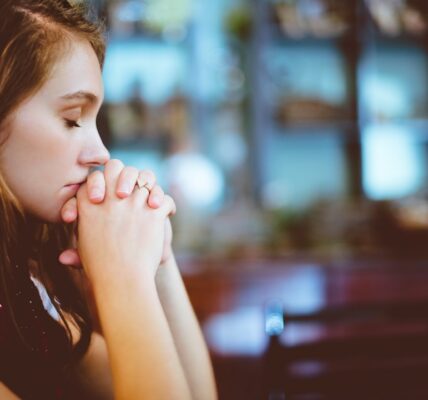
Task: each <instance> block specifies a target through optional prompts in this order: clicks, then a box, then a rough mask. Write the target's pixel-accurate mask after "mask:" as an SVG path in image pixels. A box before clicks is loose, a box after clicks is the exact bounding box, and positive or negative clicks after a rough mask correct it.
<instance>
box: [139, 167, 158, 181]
mask: <svg viewBox="0 0 428 400" xmlns="http://www.w3.org/2000/svg"><path fill="white" fill-rule="evenodd" d="M141 173H142V174H144V176H145V177H146V178H147V179H148V180H150V181H155V180H156V175H155V173H154V172H153V171H152V170H151V169H144V170H142V171H141Z"/></svg>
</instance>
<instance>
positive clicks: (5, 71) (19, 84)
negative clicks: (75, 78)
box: [0, 0, 105, 359]
mask: <svg viewBox="0 0 428 400" xmlns="http://www.w3.org/2000/svg"><path fill="white" fill-rule="evenodd" d="M0 15H1V18H0V146H2V145H4V143H5V142H6V141H7V138H8V135H9V129H8V124H9V120H10V117H11V116H12V114H13V112H14V111H15V110H16V109H17V107H18V106H19V105H20V104H21V103H22V102H23V101H24V100H25V99H27V98H28V97H29V96H31V95H32V94H34V93H35V92H36V91H37V90H38V89H39V88H40V87H41V86H42V85H43V84H44V83H45V82H46V80H47V79H48V78H49V74H50V73H51V71H52V68H53V66H54V64H55V62H56V61H57V60H58V59H59V57H61V55H63V54H64V52H65V51H66V50H67V47H68V46H67V45H68V44H69V43H70V41H72V40H76V39H80V40H86V41H88V42H89V43H90V44H91V46H92V48H93V49H94V51H95V53H96V55H97V57H98V60H99V63H100V65H101V66H102V65H103V62H104V52H105V43H104V38H103V29H102V25H101V24H100V23H97V22H91V21H89V20H88V18H87V15H88V14H87V10H86V9H85V8H84V7H83V6H82V5H70V4H69V2H68V1H66V0H1V1H0ZM0 150H1V147H0ZM0 225H1V227H0V294H3V297H4V300H5V301H6V303H7V307H6V308H7V309H8V310H9V314H10V317H11V320H12V321H13V323H14V326H15V329H16V333H17V334H18V335H19V337H21V339H22V344H23V345H24V346H28V347H31V345H30V344H29V342H30V340H29V337H28V333H27V334H26V333H25V332H24V331H23V330H22V328H21V326H20V324H19V308H18V307H17V306H16V303H15V302H14V296H15V291H16V290H19V289H20V288H19V282H21V281H20V280H19V279H18V278H17V272H16V270H17V269H19V270H20V274H21V276H22V274H23V275H24V276H26V278H28V280H29V279H30V276H29V275H30V271H29V268H28V265H29V262H30V261H34V262H36V264H37V266H38V269H39V271H40V279H41V280H42V283H44V285H45V287H46V289H47V291H48V294H49V297H50V298H51V301H52V304H53V305H54V306H55V308H56V309H57V312H58V313H59V315H60V317H61V319H62V321H63V322H64V324H65V326H66V330H67V335H68V341H69V350H70V356H71V357H70V358H71V359H72V358H73V355H76V353H82V352H83V351H84V350H85V349H86V348H87V346H88V343H89V338H90V333H91V332H92V325H91V319H90V313H89V311H88V306H87V302H86V301H85V296H84V293H83V291H82V290H81V289H80V288H79V286H78V285H77V284H76V282H75V280H74V279H73V278H72V275H71V271H70V270H68V269H67V267H64V266H62V265H61V264H60V263H59V262H58V255H59V254H60V252H61V251H62V250H64V249H66V248H68V247H69V246H70V245H71V243H72V233H73V229H74V226H73V225H66V224H60V223H58V224H53V223H46V222H44V221H40V220H36V219H34V218H32V217H29V216H28V215H26V214H25V212H24V210H23V209H22V207H21V205H20V204H19V201H18V199H17V198H16V197H15V196H14V194H13V193H12V191H11V190H10V188H9V187H8V185H7V184H6V182H5V180H4V179H3V177H2V173H1V171H0ZM64 312H66V313H67V314H69V315H70V316H71V317H72V318H73V320H74V322H75V323H76V324H77V326H78V328H79V330H80V334H81V335H80V341H79V343H78V344H77V346H75V347H73V342H72V335H71V330H70V327H69V325H68V323H67V321H66V319H65V318H64ZM28 332H32V331H31V330H29V331H28ZM76 349H77V350H76Z"/></svg>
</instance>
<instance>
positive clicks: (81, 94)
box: [61, 90, 98, 104]
mask: <svg viewBox="0 0 428 400" xmlns="http://www.w3.org/2000/svg"><path fill="white" fill-rule="evenodd" d="M61 99H62V100H86V101H88V102H89V103H92V104H96V103H97V102H98V97H97V96H96V95H95V94H93V93H90V92H85V91H83V90H79V91H78V92H75V93H69V94H66V95H64V96H61Z"/></svg>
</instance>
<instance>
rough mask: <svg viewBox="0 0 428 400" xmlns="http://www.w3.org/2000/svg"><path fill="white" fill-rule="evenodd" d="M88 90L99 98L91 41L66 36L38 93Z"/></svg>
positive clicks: (58, 94) (97, 66) (98, 77)
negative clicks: (60, 50)
mask: <svg viewBox="0 0 428 400" xmlns="http://www.w3.org/2000/svg"><path fill="white" fill-rule="evenodd" d="M77 92H80V93H92V94H93V95H94V96H95V97H96V98H97V99H98V100H99V101H101V100H102V98H103V94H104V91H103V83H102V74H101V67H100V64H99V62H98V58H97V56H96V54H95V52H94V50H93V49H92V47H91V45H90V44H89V43H88V42H86V41H83V40H70V43H69V44H68V46H66V47H65V50H64V51H63V53H62V55H61V56H59V57H58V59H57V60H56V62H55V63H54V65H53V67H52V71H51V73H50V75H49V77H48V79H47V80H46V82H45V83H44V85H43V86H42V87H41V88H40V90H39V92H38V96H42V97H46V98H49V99H50V100H52V99H53V98H56V99H61V98H64V96H67V95H69V94H70V93H77Z"/></svg>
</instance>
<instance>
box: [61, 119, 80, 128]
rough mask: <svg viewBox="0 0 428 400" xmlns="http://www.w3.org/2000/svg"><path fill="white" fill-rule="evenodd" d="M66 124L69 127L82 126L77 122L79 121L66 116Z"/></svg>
mask: <svg viewBox="0 0 428 400" xmlns="http://www.w3.org/2000/svg"><path fill="white" fill-rule="evenodd" d="M64 121H65V125H66V127H67V128H70V129H71V128H81V126H80V125H79V124H78V123H77V121H73V120H71V119H67V118H64Z"/></svg>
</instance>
